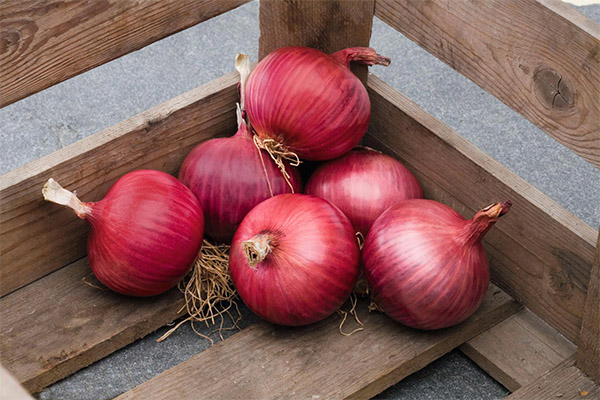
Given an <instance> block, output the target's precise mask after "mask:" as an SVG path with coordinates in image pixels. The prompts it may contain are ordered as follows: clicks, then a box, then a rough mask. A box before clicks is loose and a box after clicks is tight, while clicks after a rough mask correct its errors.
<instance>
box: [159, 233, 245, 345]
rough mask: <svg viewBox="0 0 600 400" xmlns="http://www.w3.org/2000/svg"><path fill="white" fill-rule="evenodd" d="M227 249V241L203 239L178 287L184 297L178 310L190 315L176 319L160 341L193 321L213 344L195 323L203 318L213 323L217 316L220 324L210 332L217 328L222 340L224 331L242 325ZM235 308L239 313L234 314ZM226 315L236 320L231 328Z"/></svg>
mask: <svg viewBox="0 0 600 400" xmlns="http://www.w3.org/2000/svg"><path fill="white" fill-rule="evenodd" d="M228 253H229V246H228V245H217V246H215V245H212V244H211V243H209V242H208V241H206V240H204V242H203V243H202V250H201V252H200V257H199V258H198V259H197V260H196V262H195V263H194V267H193V269H192V272H191V273H190V275H188V278H187V279H185V280H183V281H182V282H180V284H179V290H180V291H181V292H183V293H184V297H185V304H184V306H183V307H182V308H181V309H180V310H179V312H182V311H183V310H186V311H187V313H188V314H189V316H188V317H187V318H186V319H184V320H182V321H180V322H179V323H177V325H175V326H174V327H173V328H171V329H170V330H169V331H168V332H167V333H165V334H164V335H163V336H161V337H160V338H159V339H158V340H157V342H162V341H163V340H165V339H166V338H167V337H169V336H170V335H171V334H172V333H173V332H175V331H176V330H177V329H178V328H179V327H180V326H181V325H183V324H184V323H185V322H187V321H190V325H191V326H192V329H193V330H194V332H196V333H197V334H198V335H200V336H202V337H203V338H205V339H208V340H210V342H211V344H212V343H213V340H212V339H211V338H210V337H208V336H207V335H204V334H202V333H200V332H199V331H198V330H197V329H196V327H195V326H194V322H203V323H204V324H206V327H210V326H212V325H215V323H216V320H220V322H219V328H217V329H216V330H215V331H212V332H210V333H209V335H211V334H213V333H215V332H218V333H219V337H220V338H221V340H223V331H226V330H232V329H240V328H239V326H238V322H239V321H240V320H241V318H242V314H241V313H240V310H239V308H238V305H237V303H236V301H235V299H236V295H237V293H236V291H235V288H234V286H233V283H232V282H231V279H230V276H229V255H228ZM234 309H235V310H234ZM232 311H233V312H234V313H235V314H237V315H236V316H234V314H232ZM225 316H228V317H229V318H230V319H231V321H232V322H233V325H232V327H231V328H223V324H224V321H225Z"/></svg>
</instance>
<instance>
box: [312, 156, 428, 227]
mask: <svg viewBox="0 0 600 400" xmlns="http://www.w3.org/2000/svg"><path fill="white" fill-rule="evenodd" d="M304 192H305V193H306V194H311V195H313V196H317V197H320V198H322V199H325V200H327V201H329V202H330V203H332V204H335V205H336V206H337V207H338V208H339V209H340V210H342V211H343V213H344V214H346V216H347V217H348V219H350V222H352V225H353V226H354V229H355V230H356V231H357V232H360V233H362V234H363V235H365V236H366V235H367V233H368V231H369V228H370V227H371V225H372V224H373V222H374V221H375V219H377V217H379V216H380V215H381V213H382V212H384V211H385V210H386V209H387V208H389V207H391V206H392V205H394V204H396V203H399V202H401V201H404V200H408V199H418V198H422V197H423V191H422V190H421V186H420V185H419V182H417V178H415V176H414V175H413V174H412V173H411V172H410V171H409V170H408V168H406V167H405V166H404V165H402V163H400V162H399V161H398V160H396V159H394V158H392V157H390V156H387V155H385V154H382V153H380V152H378V151H376V150H373V149H370V148H368V147H358V148H355V149H353V150H352V151H350V152H349V153H347V154H345V155H343V156H342V157H339V158H336V159H335V160H331V161H328V162H326V163H324V164H322V165H321V166H320V167H318V168H317V169H316V170H315V171H314V172H313V174H312V175H311V177H310V179H309V180H308V182H307V183H306V187H305V189H304Z"/></svg>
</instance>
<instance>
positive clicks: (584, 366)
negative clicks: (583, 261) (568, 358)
mask: <svg viewBox="0 0 600 400" xmlns="http://www.w3.org/2000/svg"><path fill="white" fill-rule="evenodd" d="M577 366H578V367H579V368H581V370H582V371H583V372H584V373H585V374H587V375H588V376H590V377H591V378H592V379H594V380H595V381H596V382H598V383H599V384H600V235H598V241H597V242H596V261H595V262H594V267H593V269H592V274H591V276H590V283H589V285H588V292H587V298H586V300H585V309H584V311H583V323H582V325H581V339H580V341H579V347H578V348H577Z"/></svg>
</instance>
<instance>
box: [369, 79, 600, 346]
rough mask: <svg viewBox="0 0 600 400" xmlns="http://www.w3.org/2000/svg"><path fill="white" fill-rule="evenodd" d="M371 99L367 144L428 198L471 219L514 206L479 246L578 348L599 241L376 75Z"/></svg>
mask: <svg viewBox="0 0 600 400" xmlns="http://www.w3.org/2000/svg"><path fill="white" fill-rule="evenodd" d="M369 92H370V95H371V102H372V118H371V126H370V128H369V130H370V133H369V134H367V136H365V140H364V141H365V144H367V145H368V146H371V147H375V148H378V149H379V150H382V151H384V152H387V153H390V154H392V155H394V156H395V157H398V158H400V159H401V160H402V161H403V162H404V163H405V165H406V166H407V167H408V168H409V169H411V171H412V172H413V173H414V174H415V175H416V177H417V179H418V180H419V182H420V183H421V185H422V186H423V190H424V192H425V196H426V197H428V198H432V199H436V200H439V201H442V202H444V203H446V204H448V205H450V206H451V207H453V208H454V209H456V210H457V211H458V212H459V213H461V214H462V215H463V216H465V217H469V218H470V217H472V216H473V215H474V213H475V212H476V211H477V210H478V209H481V208H483V207H485V206H486V205H488V204H491V203H493V202H496V201H500V200H511V201H512V203H513V207H512V209H511V211H510V213H509V214H508V215H507V216H506V217H503V218H502V220H501V221H499V222H498V223H497V224H496V226H495V227H494V229H492V230H490V232H489V233H488V234H487V235H486V239H485V240H484V246H485V247H486V250H487V253H488V256H489V258H490V264H491V272H492V279H493V280H494V282H495V283H496V284H498V285H499V286H500V287H502V288H503V289H504V290H506V291H507V292H508V293H509V294H510V295H511V296H513V297H514V298H515V299H516V300H518V301H519V302H521V303H522V304H523V305H525V306H527V307H528V308H529V309H531V310H532V311H533V312H535V313H536V314H538V315H539V316H541V317H542V318H543V319H544V320H545V321H546V322H548V323H549V324H550V325H551V326H553V327H555V328H556V329H558V331H559V332H561V333H562V334H563V335H565V336H566V337H567V338H568V339H569V340H571V341H573V342H575V343H577V341H578V339H579V331H580V328H581V318H582V314H583V306H584V302H585V295H586V290H587V284H588V281H589V277H590V271H591V269H592V264H593V261H594V251H595V246H594V244H595V241H596V235H597V234H598V233H597V232H596V231H595V230H594V229H592V228H591V227H590V226H588V225H586V224H585V223H584V222H582V221H581V220H579V219H578V218H577V217H575V216H574V215H573V214H571V213H569V212H568V211H566V210H565V209H564V208H562V207H561V206H560V205H558V204H556V203H555V202H554V201H552V200H551V199H550V198H548V197H547V196H546V195H544V194H543V193H541V192H540V191H539V190H537V189H535V188H534V187H533V186H531V185H530V184H528V183H527V182H525V181H524V180H523V179H521V178H519V177H518V176H516V175H515V174H513V173H512V172H510V171H509V170H508V169H506V168H505V167H504V166H502V165H501V164H499V163H498V162H496V161H495V160H493V159H492V158H490V157H489V156H487V155H486V154H485V153H483V152H482V151H480V150H479V149H477V148H476V147H475V146H473V145H472V144H471V143H469V142H468V141H467V140H466V139H464V138H463V137H462V136H460V135H459V134H458V133H456V132H454V131H453V130H452V129H450V128H449V127H448V126H446V125H445V124H443V123H442V122H440V121H438V120H436V119H435V118H433V117H432V116H431V115H429V114H427V113H426V112H425V111H423V110H422V109H420V108H419V107H418V106H417V105H416V104H414V103H413V102H412V101H410V100H409V99H407V98H406V97H404V96H403V95H401V94H400V93H398V92H397V91H396V90H394V89H393V88H391V87H390V86H388V85H387V84H385V83H384V82H382V81H381V80H379V79H377V78H376V77H374V76H373V75H371V76H370V77H369Z"/></svg>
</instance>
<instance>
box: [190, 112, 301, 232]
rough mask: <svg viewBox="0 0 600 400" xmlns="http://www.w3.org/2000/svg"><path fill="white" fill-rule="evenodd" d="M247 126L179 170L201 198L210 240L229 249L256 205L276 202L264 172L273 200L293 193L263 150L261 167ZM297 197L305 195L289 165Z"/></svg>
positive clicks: (206, 146)
mask: <svg viewBox="0 0 600 400" xmlns="http://www.w3.org/2000/svg"><path fill="white" fill-rule="evenodd" d="M258 151H259V150H258V149H257V148H256V146H255V144H254V142H253V140H252V134H251V133H250V130H249V129H248V127H247V125H246V124H245V123H244V122H242V123H241V124H240V128H239V130H238V132H237V133H236V134H235V135H234V136H232V137H228V138H219V139H212V140H208V141H206V142H203V143H201V144H199V145H198V146H196V147H195V148H194V149H193V150H192V151H191V152H190V154H189V155H188V156H187V157H186V158H185V160H184V162H183V164H182V165H181V168H180V170H179V180H181V182H183V183H184V184H185V185H186V186H187V187H188V188H190V190H191V191H192V192H193V193H194V194H195V195H196V197H197V198H198V200H199V201H200V205H201V207H202V211H203V212H204V217H205V219H206V225H205V230H206V235H207V236H209V237H210V238H211V239H213V240H214V241H216V242H220V243H230V242H231V239H232V238H233V235H234V233H235V231H236V229H237V227H238V226H239V224H240V222H242V219H243V218H244V217H245V216H246V214H248V212H249V211H250V210H252V209H253V208H254V207H255V206H256V205H257V204H259V203H260V202H262V201H264V200H266V199H268V198H269V197H271V192H270V190H269V185H268V183H267V177H266V176H265V169H266V172H267V175H268V177H269V181H270V182H271V189H272V190H273V195H278V194H282V193H290V192H291V188H290V186H289V185H288V184H287V182H286V181H285V179H284V177H283V175H282V173H281V171H280V170H279V169H278V168H277V166H276V165H275V163H274V162H273V160H271V157H270V156H269V154H268V153H267V152H266V151H264V150H260V151H261V152H262V155H263V162H264V169H263V163H262V162H261V159H260V155H259V153H258ZM286 171H287V172H288V173H289V175H290V183H291V184H292V187H293V188H294V192H295V193H299V192H301V191H302V181H301V179H300V173H299V172H298V169H297V168H292V167H291V166H290V165H289V163H286Z"/></svg>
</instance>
